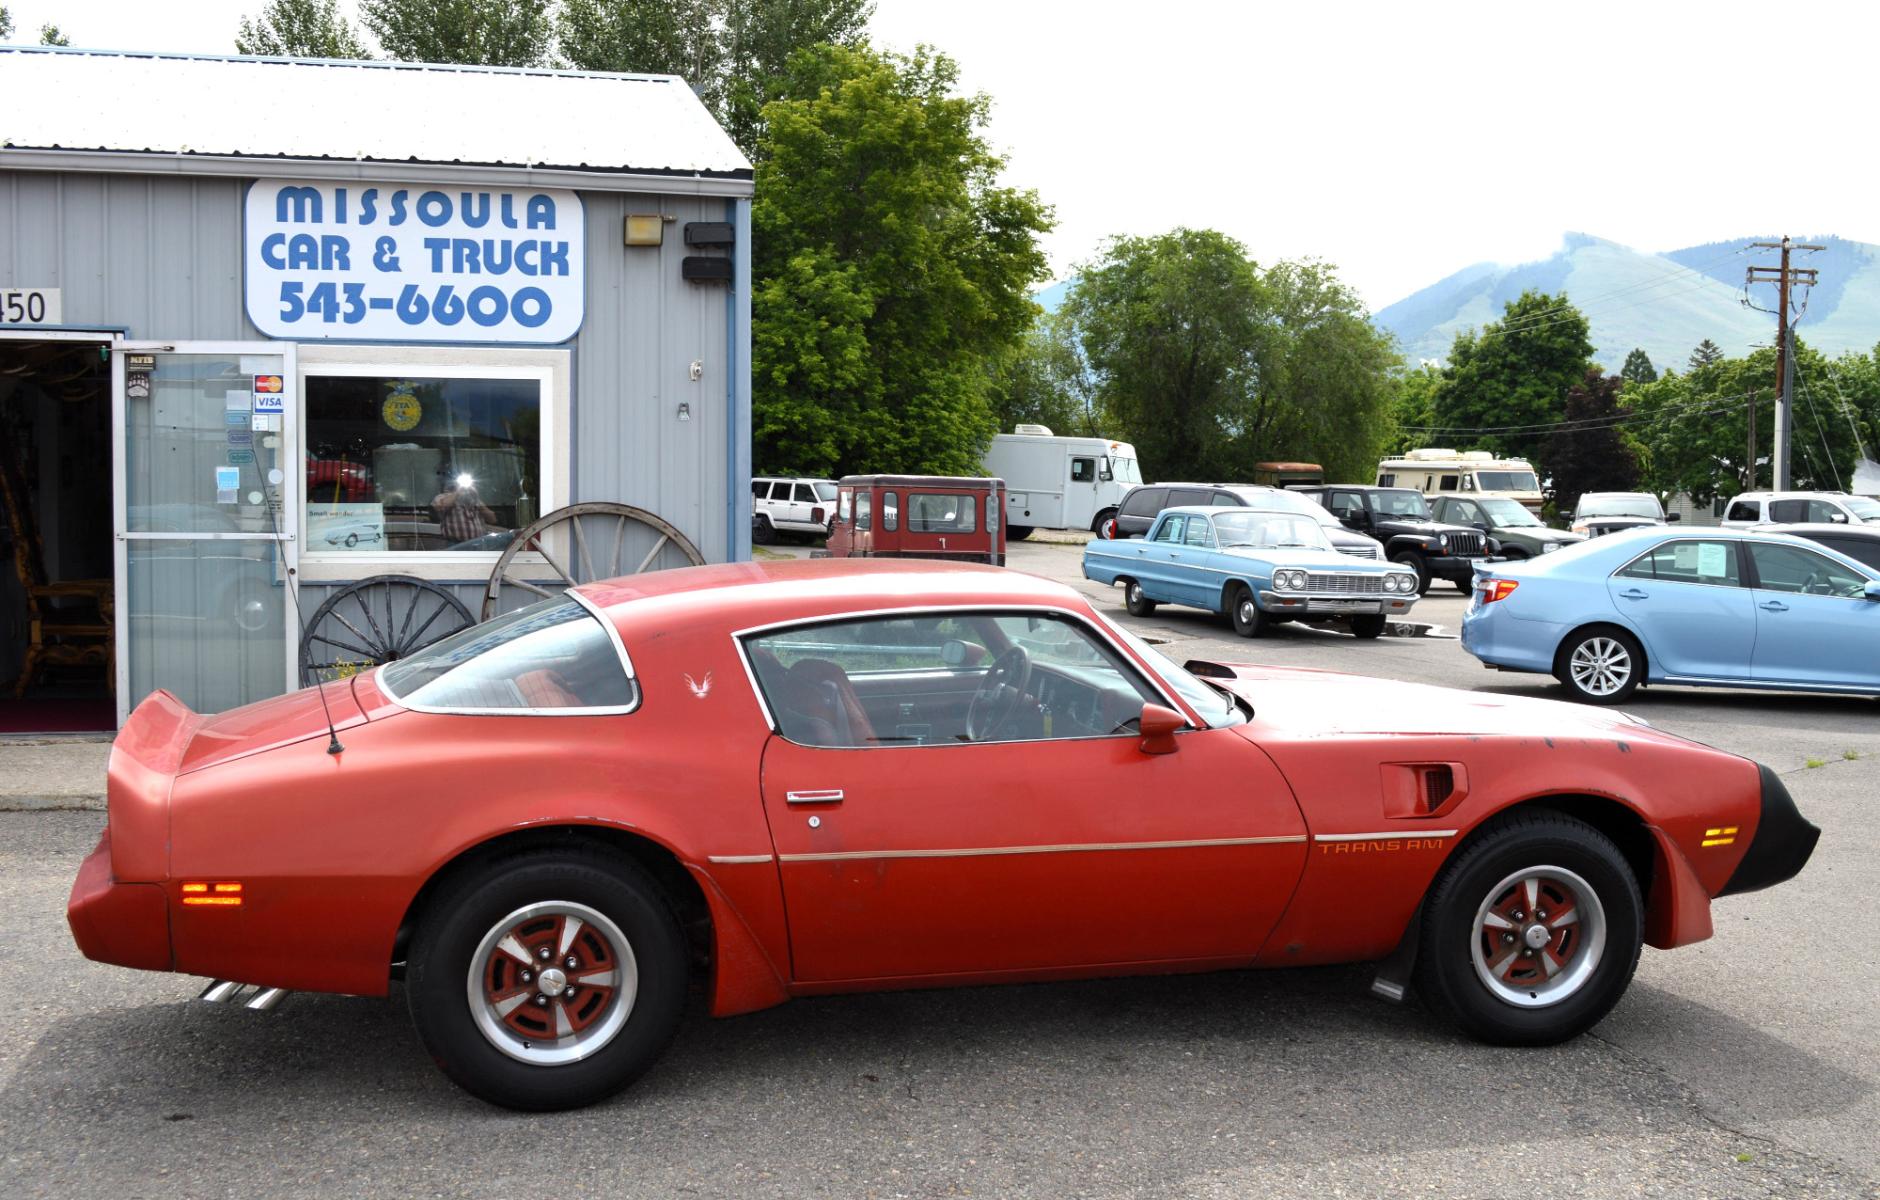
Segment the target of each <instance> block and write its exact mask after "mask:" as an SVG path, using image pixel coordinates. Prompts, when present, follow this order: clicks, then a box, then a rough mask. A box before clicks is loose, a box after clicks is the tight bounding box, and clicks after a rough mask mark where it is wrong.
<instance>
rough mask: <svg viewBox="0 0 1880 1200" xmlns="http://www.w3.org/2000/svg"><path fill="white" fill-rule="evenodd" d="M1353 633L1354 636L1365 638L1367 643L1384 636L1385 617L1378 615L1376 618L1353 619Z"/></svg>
mask: <svg viewBox="0 0 1880 1200" xmlns="http://www.w3.org/2000/svg"><path fill="white" fill-rule="evenodd" d="M1351 632H1352V634H1353V635H1354V636H1356V637H1361V638H1364V639H1365V640H1367V641H1368V640H1370V639H1371V638H1374V637H1378V636H1380V635H1382V634H1383V632H1384V615H1383V614H1382V613H1378V614H1377V615H1375V616H1365V617H1353V618H1351Z"/></svg>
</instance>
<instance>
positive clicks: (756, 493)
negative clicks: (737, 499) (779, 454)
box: [751, 479, 770, 500]
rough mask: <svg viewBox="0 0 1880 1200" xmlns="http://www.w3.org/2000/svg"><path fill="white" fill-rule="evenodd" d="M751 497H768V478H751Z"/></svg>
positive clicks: (754, 498)
mask: <svg viewBox="0 0 1880 1200" xmlns="http://www.w3.org/2000/svg"><path fill="white" fill-rule="evenodd" d="M751 499H753V500H768V499H770V481H769V480H768V479H753V480H751Z"/></svg>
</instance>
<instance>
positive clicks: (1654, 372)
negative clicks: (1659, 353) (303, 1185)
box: [1619, 347, 1658, 383]
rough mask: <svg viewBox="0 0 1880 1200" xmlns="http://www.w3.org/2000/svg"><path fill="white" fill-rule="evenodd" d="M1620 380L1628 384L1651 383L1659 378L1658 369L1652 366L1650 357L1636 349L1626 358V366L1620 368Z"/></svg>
mask: <svg viewBox="0 0 1880 1200" xmlns="http://www.w3.org/2000/svg"><path fill="white" fill-rule="evenodd" d="M1619 378H1621V379H1623V380H1625V381H1626V382H1627V383H1651V382H1652V381H1654V380H1656V379H1657V378H1658V368H1657V367H1654V366H1652V360H1651V356H1650V355H1648V354H1646V353H1645V351H1644V350H1642V349H1639V348H1637V347H1634V348H1633V350H1632V353H1630V354H1628V355H1626V356H1625V366H1624V367H1622V368H1620V371H1619Z"/></svg>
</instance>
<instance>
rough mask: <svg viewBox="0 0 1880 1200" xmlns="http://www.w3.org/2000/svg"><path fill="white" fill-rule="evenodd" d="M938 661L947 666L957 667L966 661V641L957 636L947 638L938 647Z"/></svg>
mask: <svg viewBox="0 0 1880 1200" xmlns="http://www.w3.org/2000/svg"><path fill="white" fill-rule="evenodd" d="M940 661H941V662H943V663H945V664H946V665H947V666H949V667H957V666H959V665H960V664H961V663H964V662H965V661H966V643H965V642H962V641H961V640H960V639H958V638H948V639H947V640H946V641H945V642H944V643H943V644H942V645H941V647H940Z"/></svg>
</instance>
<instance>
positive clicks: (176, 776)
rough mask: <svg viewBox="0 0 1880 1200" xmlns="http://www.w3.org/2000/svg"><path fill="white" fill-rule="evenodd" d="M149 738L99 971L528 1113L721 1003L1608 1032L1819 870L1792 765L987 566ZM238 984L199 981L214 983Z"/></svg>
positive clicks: (593, 1088)
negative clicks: (1743, 897) (1138, 611)
mask: <svg viewBox="0 0 1880 1200" xmlns="http://www.w3.org/2000/svg"><path fill="white" fill-rule="evenodd" d="M324 700H325V706H326V707H327V708H330V710H331V714H332V720H333V723H334V726H335V729H336V733H335V734H334V735H329V732H328V725H327V718H326V717H325V716H324V715H323V712H322V697H321V694H320V692H318V691H315V690H312V689H309V690H306V691H301V692H296V693H294V694H292V695H288V696H282V697H280V698H278V699H275V700H270V701H266V702H264V703H261V704H255V705H251V706H249V707H247V708H241V709H236V710H234V711H232V712H227V713H223V714H221V715H219V716H213V717H209V716H201V715H198V714H195V713H192V712H190V711H189V710H188V709H187V708H186V707H184V706H183V705H182V704H180V703H178V702H177V701H176V700H175V699H174V698H172V697H170V696H169V695H167V694H165V693H162V692H158V693H156V694H155V695H153V696H151V697H150V698H149V699H148V700H146V701H144V703H143V704H141V705H139V706H138V708H137V711H136V712H135V713H134V714H133V715H132V717H131V719H130V722H129V723H128V724H127V725H126V726H125V727H124V730H123V731H122V733H121V734H120V735H119V737H118V740H117V745H116V748H115V749H114V750H113V752H112V757H111V766H110V781H109V794H110V816H109V827H108V829H107V830H106V832H105V834H104V837H103V838H102V840H101V841H100V842H99V845H98V848H97V850H96V851H95V852H94V853H93V854H92V855H91V856H90V857H89V858H87V859H86V860H85V863H84V865H83V867H82V868H81V869H80V871H79V876H78V880H77V883H76V884H75V885H74V886H73V889H72V896H71V902H70V907H69V917H70V921H71V925H72V932H73V935H74V937H75V938H76V939H77V941H78V945H79V948H80V949H81V950H83V951H84V953H85V954H86V955H87V956H89V957H91V958H94V959H97V960H99V961H102V962H110V963H120V964H123V965H125V966H130V967H141V968H145V969H147V970H158V971H183V972H189V973H192V974H197V975H206V976H211V977H213V978H214V979H216V980H218V981H224V982H222V983H219V984H217V985H214V987H212V989H211V991H212V992H215V991H217V990H219V991H221V992H222V993H224V994H225V993H226V992H227V991H228V990H229V989H230V988H231V986H232V985H233V984H236V983H240V984H253V985H257V986H263V987H266V988H268V989H270V991H269V992H268V993H266V994H265V995H266V996H267V997H272V996H275V995H278V992H275V991H273V989H304V990H308V991H319V992H345V993H354V994H360V995H384V994H386V993H387V991H388V990H389V988H390V984H391V981H392V980H393V979H395V978H398V977H399V976H400V975H401V974H402V976H403V979H404V986H405V992H406V997H407V1000H408V1002H409V1004H410V1008H411V1013H412V1017H413V1019H414V1021H415V1023H416V1025H417V1028H418V1032H419V1035H420V1036H421V1037H422V1038H423V1040H424V1043H425V1045H426V1047H427V1048H428V1049H429V1050H430V1052H431V1053H432V1055H433V1056H434V1057H435V1058H436V1060H437V1062H438V1063H439V1065H440V1066H442V1067H443V1069H444V1070H445V1072H447V1073H448V1074H449V1076H450V1077H451V1078H452V1079H454V1080H456V1081H457V1082H458V1083H459V1084H461V1085H462V1086H464V1087H465V1088H468V1089H469V1090H470V1091H472V1092H474V1093H475V1094H477V1095H479V1096H482V1097H484V1098H485V1099H488V1100H491V1101H493V1102H495V1103H498V1104H503V1105H509V1106H512V1107H516V1108H523V1109H556V1108H568V1107H573V1106H577V1105H582V1104H588V1103H591V1102H593V1101H595V1100H598V1099H601V1098H603V1097H605V1096H607V1095H610V1094H611V1093H613V1092H615V1091H617V1090H619V1089H620V1088H622V1087H624V1086H625V1085H626V1084H628V1083H629V1082H630V1081H632V1080H633V1079H634V1078H635V1077H636V1076H637V1075H639V1074H640V1073H641V1072H643V1071H645V1070H646V1069H647V1067H648V1066H649V1065H650V1064H651V1063H652V1062H653V1061H654V1059H655V1058H656V1057H657V1056H658V1055H659V1054H660V1052H661V1050H662V1048H663V1047H664V1046H665V1045H666V1043H667V1041H668V1040H669V1039H670V1038H671V1037H672V1035H673V1031H674V1028H675V1027H676V1025H677V1023H678V1021H679V1018H680V1015H681V1011H682V1009H683V1007H684V1005H685V1002H686V998H687V995H688V990H689V989H690V988H691V987H692V986H693V985H694V984H696V985H698V986H699V987H700V988H701V989H702V991H703V993H704V995H705V997H706V999H707V1002H708V1003H709V1005H710V1008H711V1011H712V1012H713V1013H714V1014H716V1015H719V1016H728V1015H731V1014H734V1013H744V1012H750V1011H752V1010H754V1009H760V1008H764V1007H766V1006H768V1005H773V1004H777V1003H780V1002H782V1001H784V1000H786V999H789V998H790V997H792V996H804V995H815V994H822V993H830V992H848V991H860V990H866V989H876V988H903V987H925V986H938V985H950V984H983V983H993V982H1000V981H1007V980H1042V979H1062V978H1074V977H1081V976H1095V975H1121V974H1129V973H1138V972H1177V971H1204V970H1214V969H1218V968H1238V967H1259V966H1293V965H1299V964H1311V963H1344V962H1362V961H1373V960H1376V961H1381V963H1382V966H1381V968H1380V972H1379V975H1378V982H1377V985H1376V987H1377V989H1378V990H1379V991H1380V992H1383V993H1385V994H1387V995H1392V996H1401V995H1402V992H1403V989H1404V987H1405V985H1406V984H1409V983H1412V982H1414V984H1415V986H1417V987H1418V988H1419V989H1421V991H1422V993H1423V994H1424V996H1425V997H1426V998H1427V1000H1428V1001H1429V1002H1430V1004H1431V1006H1432V1007H1433V1008H1435V1009H1437V1010H1438V1011H1440V1012H1443V1013H1446V1014H1447V1015H1448V1016H1450V1017H1451V1018H1453V1019H1454V1021H1455V1022H1456V1023H1457V1024H1458V1025H1459V1026H1460V1027H1461V1028H1462V1029H1464V1030H1465V1031H1467V1032H1468V1033H1470V1034H1472V1035H1474V1036H1476V1037H1478V1038H1483V1039H1487V1040H1489V1041H1493V1042H1499V1043H1505V1044H1511V1045H1534V1044H1541V1043H1550V1042H1557V1041H1559V1040H1561V1039H1564V1038H1569V1037H1572V1036H1574V1035H1576V1034H1578V1033H1580V1032H1581V1031H1582V1030H1585V1029H1586V1028H1588V1027H1589V1026H1591V1025H1593V1024H1594V1023H1595V1022H1597V1021H1598V1020H1600V1018H1602V1017H1603V1016H1604V1015H1605V1014H1606V1012H1607V1011H1608V1010H1610V1009H1611V1008H1612V1006H1613V1005H1614V1003H1616V1002H1617V1001H1618V999H1619V996H1620V994H1621V993H1623V992H1624V990H1625V988H1626V985H1627V983H1628V982H1629V980H1630V979H1631V976H1632V972H1633V969H1634V967H1635V966H1636V964H1637V961H1638V955H1639V947H1640V945H1641V943H1646V942H1648V943H1650V944H1651V945H1653V946H1657V947H1662V948H1668V947H1672V946H1680V945H1684V944H1685V943H1688V942H1694V941H1698V940H1700V939H1703V938H1706V937H1709V936H1710V933H1711V919H1710V902H1711V900H1712V899H1713V898H1715V897H1718V896H1725V895H1729V894H1731V893H1734V892H1743V891H1749V890H1752V889H1755V888H1761V887H1766V886H1769V885H1770V884H1774V883H1778V882H1781V881H1782V880H1785V879H1788V878H1791V877H1792V876H1794V875H1795V873H1796V872H1797V871H1799V870H1801V868H1802V865H1803V864H1804V863H1805V862H1806V861H1807V859H1808V856H1809V854H1810V853H1811V852H1812V850H1813V849H1814V844H1815V839H1816V838H1817V836H1818V835H1819V831H1818V830H1816V829H1815V828H1814V826H1812V825H1810V824H1809V823H1808V822H1807V821H1805V820H1804V819H1803V818H1802V816H1801V815H1800V814H1799V813H1798V812H1797V811H1796V808H1795V805H1794V803H1793V802H1792V801H1791V800H1790V798H1789V796H1788V793H1787V792H1786V791H1784V789H1783V787H1782V784H1781V783H1780V782H1779V781H1778V780H1777V778H1776V776H1775V775H1774V774H1773V773H1772V772H1770V771H1769V770H1768V769H1767V768H1763V767H1759V766H1757V764H1755V763H1753V762H1749V761H1747V760H1745V759H1742V758H1738V757H1736V756H1734V755H1730V754H1725V753H1722V752H1720V751H1717V750H1713V749H1710V748H1708V747H1705V746H1702V745H1699V744H1697V743H1694V742H1690V741H1686V740H1684V739H1683V738H1679V737H1674V736H1672V735H1670V734H1666V733H1661V732H1658V731H1656V730H1654V729H1651V728H1650V727H1648V726H1647V725H1645V724H1644V723H1642V722H1639V721H1636V720H1633V719H1631V718H1628V717H1626V716H1624V715H1622V714H1614V713H1610V712H1602V711H1589V710H1587V709H1583V708H1580V707H1578V706H1573V705H1567V704H1561V703H1555V702H1551V701H1544V700H1526V699H1515V698H1508V697H1502V696H1486V695H1480V694H1476V693H1471V692H1454V691H1446V690H1443V689H1438V688H1430V687H1423V686H1417V685H1411V684H1401V683H1390V682H1383V681H1379V680H1373V679H1361V678H1354V677H1350V676H1342V675H1336V674H1330V673H1325V672H1317V671H1303V670H1283V669H1279V668H1271V667H1257V666H1244V665H1234V664H1215V663H1190V664H1188V666H1187V667H1186V668H1183V667H1180V666H1177V665H1176V664H1175V663H1173V662H1171V661H1169V660H1168V659H1167V658H1165V657H1163V656H1162V655H1161V654H1160V653H1159V652H1157V651H1156V650H1155V649H1153V648H1152V647H1150V646H1148V645H1146V644H1144V643H1143V642H1141V641H1139V640H1138V639H1136V638H1135V637H1133V636H1131V635H1130V634H1128V633H1127V632H1125V631H1123V630H1122V629H1120V628H1119V627H1117V626H1116V625H1113V624H1111V623H1110V622H1109V621H1107V620H1106V619H1105V618H1104V617H1102V616H1101V615H1100V614H1098V613H1097V612H1096V611H1095V610H1094V609H1093V608H1092V607H1091V606H1090V604H1089V603H1087V602H1086V601H1085V600H1084V599H1083V598H1082V597H1081V596H1079V595H1078V594H1077V593H1076V592H1074V591H1072V590H1071V589H1069V588H1067V587H1063V586H1060V585H1058V584H1053V583H1048V582H1045V581H1043V580H1040V579H1036V578H1033V577H1031V576H1027V575H1022V574H1018V573H1016V572H1010V571H1001V570H997V569H993V568H988V567H970V566H939V565H934V564H923V563H912V562H907V563H902V562H874V561H868V562H850V561H840V560H835V561H823V562H792V563H762V564H739V565H731V566H718V567H700V568H695V569H687V570H676V571H663V572H658V573H655V574H650V575H642V576H635V577H632V578H629V579H621V580H615V581H611V582H606V583H598V584H591V585H586V586H583V587H579V588H574V589H572V590H570V591H568V592H566V593H563V594H562V595H559V596H557V597H554V598H552V599H549V600H545V601H543V602H542V603H540V604H537V605H535V606H533V607H531V608H526V609H523V610H521V611H519V612H515V613H511V614H508V615H507V616H503V617H499V618H497V619H496V620H493V621H490V622H487V623H485V624H483V625H479V626H476V627H474V628H472V629H468V630H465V631H464V632H462V633H459V634H457V635H455V636H453V637H451V638H449V639H447V640H445V641H443V642H440V643H438V644H436V645H434V646H432V647H431V648H430V649H428V650H426V651H424V652H422V653H421V654H419V655H418V656H416V657H413V658H409V659H405V660H402V661H400V662H396V663H392V664H390V665H387V666H385V667H382V668H380V669H378V670H376V671H374V672H372V673H370V674H367V675H362V676H359V677H356V678H354V679H351V680H346V681H340V682H336V683H330V684H326V685H324ZM206 994H208V993H206Z"/></svg>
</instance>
